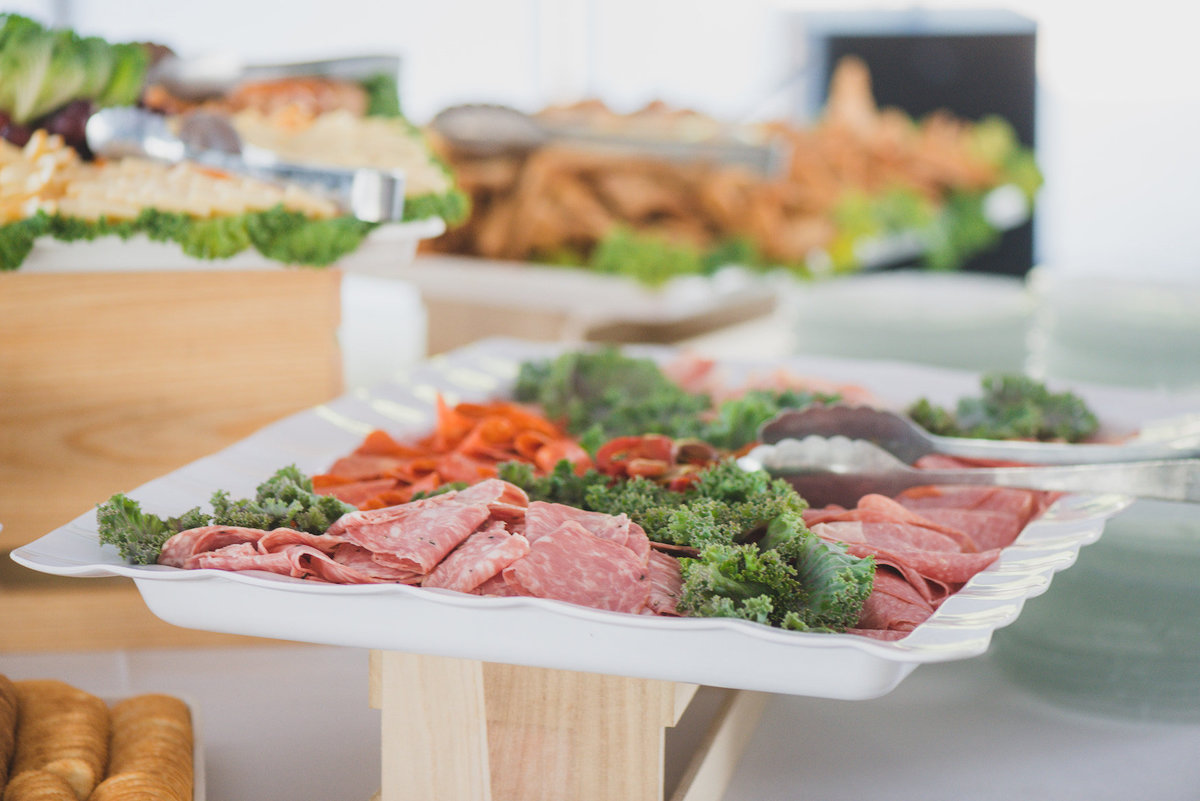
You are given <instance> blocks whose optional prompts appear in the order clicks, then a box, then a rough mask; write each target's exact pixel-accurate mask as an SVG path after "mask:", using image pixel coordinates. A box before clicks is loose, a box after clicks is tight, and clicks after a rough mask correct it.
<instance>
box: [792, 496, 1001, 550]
mask: <svg viewBox="0 0 1200 801" xmlns="http://www.w3.org/2000/svg"><path fill="white" fill-rule="evenodd" d="M851 520H855V521H862V522H864V523H904V524H910V525H914V526H920V527H921V528H925V529H929V530H931V531H934V532H938V533H940V534H943V535H944V536H946V537H949V538H950V539H951V540H953V541H954V542H955V543H956V544H957V547H958V549H959V550H963V551H968V552H969V551H978V550H979V547H978V545H977V544H976V543H975V541H974V540H973V539H972V538H971V536H970V534H968V533H967V532H965V531H963V530H962V529H959V528H955V527H953V526H947V525H943V524H941V523H937V522H935V521H933V520H929V519H927V518H925V517H924V516H922V515H921V514H919V513H918V512H915V511H913V510H911V509H909V508H907V507H905V506H904V505H902V504H900V503H897V502H896V501H894V500H892V499H891V498H888V497H886V496H884V495H875V494H871V495H864V496H863V497H862V498H860V499H859V501H858V505H857V506H856V507H855V508H853V509H843V508H842V507H839V506H833V507H828V508H826V509H809V510H806V511H805V512H804V522H805V523H807V524H808V525H809V526H812V525H815V524H817V523H830V522H844V521H851Z"/></svg>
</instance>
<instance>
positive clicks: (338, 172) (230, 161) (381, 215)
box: [188, 150, 404, 222]
mask: <svg viewBox="0 0 1200 801" xmlns="http://www.w3.org/2000/svg"><path fill="white" fill-rule="evenodd" d="M247 155H248V154H247ZM247 155H242V156H238V155H234V154H230V153H222V152H220V151H217V150H204V151H189V153H188V157H189V158H190V159H191V160H192V161H195V162H196V163H198V164H204V165H207V166H209V167H215V168H217V169H221V170H225V171H227V172H233V173H237V174H239V175H245V176H248V177H251V178H258V179H260V180H263V181H269V182H272V183H293V184H297V185H299V186H304V187H308V188H310V189H316V190H319V191H321V192H324V193H325V194H328V195H331V196H333V197H334V198H336V199H337V201H338V203H339V204H340V205H342V206H343V207H344V208H345V209H347V210H348V211H349V212H350V213H351V214H353V215H354V216H355V217H357V218H358V219H360V220H364V221H366V222H389V221H393V222H394V221H399V220H400V219H401V218H402V217H403V212H404V173H403V172H401V171H399V170H379V169H332V168H326V167H313V166H309V165H306V164H295V163H292V162H285V161H276V160H273V159H272V160H270V161H261V162H260V161H256V160H255V159H254V158H253V157H249V158H248V157H247Z"/></svg>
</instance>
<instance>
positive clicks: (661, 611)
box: [643, 551, 683, 615]
mask: <svg viewBox="0 0 1200 801" xmlns="http://www.w3.org/2000/svg"><path fill="white" fill-rule="evenodd" d="M649 568H650V597H649V599H648V600H647V601H646V609H645V610H643V611H648V612H650V613H651V614H655V615H678V614H679V612H678V611H677V610H676V604H677V603H679V593H680V591H681V590H682V589H683V575H682V573H681V571H680V569H679V560H678V559H676V558H675V557H674V556H671V555H670V554H666V553H663V552H661V551H651V552H650V562H649Z"/></svg>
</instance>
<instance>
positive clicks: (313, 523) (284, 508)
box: [96, 465, 354, 565]
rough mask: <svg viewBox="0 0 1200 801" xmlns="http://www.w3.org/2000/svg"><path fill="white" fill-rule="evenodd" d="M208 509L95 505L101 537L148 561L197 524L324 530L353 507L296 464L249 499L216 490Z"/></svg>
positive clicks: (116, 499) (122, 500) (122, 499)
mask: <svg viewBox="0 0 1200 801" xmlns="http://www.w3.org/2000/svg"><path fill="white" fill-rule="evenodd" d="M210 504H211V506H212V514H211V515H209V514H205V513H203V512H201V511H200V508H199V507H196V508H194V509H190V510H188V511H187V512H185V513H183V514H182V515H180V516H179V517H169V518H165V519H164V518H160V517H157V516H155V515H152V514H149V513H146V512H143V511H142V509H141V507H140V505H139V504H138V503H137V501H134V500H132V499H131V498H128V497H126V496H125V495H121V494H118V495H114V496H112V497H111V498H109V500H108V502H107V503H104V504H101V505H99V506H98V507H97V509H96V519H97V522H98V524H99V535H100V542H101V543H104V544H108V545H115V546H117V552H118V553H120V555H121V557H122V558H124V559H126V560H127V561H129V562H133V563H134V564H139V565H152V564H154V563H155V562H157V561H158V555H159V553H160V552H161V551H162V546H163V543H165V542H166V541H167V540H168V539H170V538H171V536H172V535H174V534H177V533H179V532H180V531H186V530H188V529H191V528H199V527H200V526H207V525H216V526H239V527H243V528H256V529H262V530H266V531H269V530H271V529H275V528H292V529H296V530H297V531H307V532H309V533H310V534H324V533H325V532H326V531H327V530H328V529H329V527H330V526H331V525H333V523H334V521H335V520H337V519H338V518H339V517H341V516H342V515H344V514H346V513H348V512H353V511H354V507H353V506H351V505H350V504H347V503H343V502H342V501H340V500H338V499H337V498H335V497H333V496H332V495H318V494H317V493H315V492H313V487H312V479H310V478H309V477H308V476H306V475H304V474H303V473H301V472H300V471H299V470H298V469H296V467H295V466H294V465H289V466H288V467H284V468H281V469H280V470H277V471H276V472H275V474H274V475H272V476H271V477H270V478H268V479H267V480H266V481H264V482H263V483H262V484H259V486H258V489H257V490H256V492H255V495H254V497H253V498H242V499H234V498H231V497H230V495H229V493H228V492H226V491H225V490H217V491H216V492H214V493H213V495H212V498H211V500H210Z"/></svg>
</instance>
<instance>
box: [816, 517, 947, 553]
mask: <svg viewBox="0 0 1200 801" xmlns="http://www.w3.org/2000/svg"><path fill="white" fill-rule="evenodd" d="M818 526H819V527H820V529H821V532H822V533H821V536H822V537H824V538H825V539H827V540H832V539H834V538H835V537H836V538H837V539H838V540H839V541H841V542H846V543H851V542H861V543H868V544H871V545H878V546H880V547H883V548H890V549H906V548H912V549H916V550H921V551H951V552H955V553H961V552H962V551H961V549H960V548H959V545H958V543H957V542H955V541H954V540H953V539H951V538H950V537H947V536H946V535H945V534H942V533H941V532H939V531H934V530H933V529H928V528H924V527H923V526H916V525H913V524H911V523H894V522H891V521H886V520H883V521H879V522H867V523H863V522H859V521H857V520H847V521H840V520H835V521H833V522H830V523H817V524H816V525H815V526H813V530H816V528H817V527H818Z"/></svg>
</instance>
